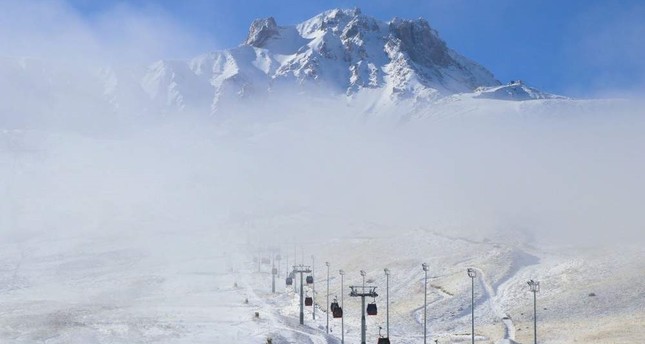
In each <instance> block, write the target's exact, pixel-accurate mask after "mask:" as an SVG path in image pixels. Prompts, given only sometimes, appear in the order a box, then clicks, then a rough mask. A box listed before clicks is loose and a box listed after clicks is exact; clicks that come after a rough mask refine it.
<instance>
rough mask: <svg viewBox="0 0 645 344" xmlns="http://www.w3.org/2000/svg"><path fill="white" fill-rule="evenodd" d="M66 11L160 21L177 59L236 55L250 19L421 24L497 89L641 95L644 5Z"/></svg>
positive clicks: (289, 2) (288, 2)
mask: <svg viewBox="0 0 645 344" xmlns="http://www.w3.org/2000/svg"><path fill="white" fill-rule="evenodd" d="M34 1H37V0H34ZM63 1H64V0H63ZM67 5H68V6H70V7H71V8H72V9H73V11H76V12H77V13H78V15H79V16H80V17H81V18H82V19H83V20H86V21H88V22H89V23H91V22H92V21H94V20H97V18H103V20H104V18H105V14H106V13H110V12H114V10H115V8H116V9H119V10H120V11H133V12H136V13H137V14H138V15H139V16H152V17H154V16H163V17H165V18H167V19H168V20H167V21H164V22H162V24H160V25H165V24H163V23H168V22H171V23H172V24H173V25H175V26H176V27H179V28H181V30H183V31H184V32H187V33H189V35H190V37H191V38H192V39H193V40H194V41H193V42H192V43H193V44H192V45H190V46H181V47H178V48H177V51H172V55H175V56H179V57H188V56H192V55H194V54H198V53H202V52H207V51H211V50H216V49H223V48H228V47H233V46H236V45H237V44H239V43H240V42H241V41H243V40H244V38H245V36H246V32H247V29H248V26H249V24H250V23H251V21H252V20H253V19H254V18H258V17H267V16H273V17H275V18H276V20H277V22H278V24H279V25H289V24H295V23H298V22H301V21H303V20H305V19H307V18H309V17H312V16H313V15H315V14H317V13H319V12H321V11H323V10H326V9H330V8H335V7H341V8H352V7H360V8H361V9H362V11H363V13H364V14H367V15H371V16H374V17H376V18H379V19H383V20H389V19H391V18H392V17H394V16H398V17H402V18H418V17H423V18H426V19H427V20H428V21H429V22H430V25H431V26H432V27H434V28H435V29H436V30H438V31H439V34H440V35H441V37H442V38H443V39H444V40H445V41H446V42H447V43H448V45H449V46H450V47H451V48H453V49H455V50H457V51H458V52H460V53H462V54H463V55H466V56H467V57H470V58H472V59H474V60H475V61H477V62H479V63H481V64H482V65H484V66H485V67H487V68H488V69H490V70H491V71H492V72H493V73H494V74H495V75H496V76H497V78H498V79H499V80H500V81H502V82H505V81H508V80H511V79H523V80H525V81H526V82H528V83H530V84H532V85H534V86H537V87H538V88H541V89H544V90H547V91H551V92H556V93H561V94H566V95H573V96H596V95H599V94H605V95H606V94H610V95H611V94H612V93H625V92H630V93H635V92H638V91H639V90H642V89H645V87H643V86H645V62H644V61H645V38H644V37H645V20H644V19H643V18H645V1H637V0H621V1H607V0H606V1H599V0H559V1H556V0H540V1H519V0H496V1H483V0H481V1H470V0H435V1H433V0H416V1H415V0H358V1H345V0H311V1H302V0H300V1H298V0H281V1H267V0H183V1H177V0H156V1H155V0H123V1H110V0H102V1H99V0H67ZM107 34H108V35H109V33H107Z"/></svg>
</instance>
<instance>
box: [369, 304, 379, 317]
mask: <svg viewBox="0 0 645 344" xmlns="http://www.w3.org/2000/svg"><path fill="white" fill-rule="evenodd" d="M377 313H378V312H377V309H376V303H370V304H368V305H367V315H376V314H377Z"/></svg>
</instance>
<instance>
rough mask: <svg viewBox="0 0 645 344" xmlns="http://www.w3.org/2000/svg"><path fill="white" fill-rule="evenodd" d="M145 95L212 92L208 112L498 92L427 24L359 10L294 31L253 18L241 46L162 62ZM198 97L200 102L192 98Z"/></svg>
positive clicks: (179, 102) (166, 98)
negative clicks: (322, 96) (315, 98)
mask: <svg viewBox="0 0 645 344" xmlns="http://www.w3.org/2000/svg"><path fill="white" fill-rule="evenodd" d="M143 85H144V88H145V89H146V92H147V93H148V95H149V96H150V97H151V98H152V99H157V100H159V101H160V102H163V103H165V104H166V105H168V106H172V107H176V108H184V107H187V106H192V105H194V102H198V100H197V99H193V101H191V102H188V101H187V99H188V98H189V97H191V96H190V95H189V94H191V93H193V94H200V95H203V94H205V93H210V94H211V99H210V100H211V109H212V111H216V110H217V109H218V108H220V107H221V106H222V105H223V104H225V103H227V102H231V101H236V100H239V99H240V98H241V99H245V98H246V99H248V98H256V97H261V96H266V95H269V94H275V93H276V92H279V91H281V90H283V89H288V90H291V91H293V90H294V88H295V89H296V91H299V92H300V91H304V92H308V91H311V90H315V91H316V92H321V90H324V91H325V92H327V93H330V94H337V95H339V94H341V95H343V94H344V95H346V96H349V97H350V99H351V98H353V97H355V96H357V95H359V94H360V93H361V92H362V91H363V90H372V91H375V92H370V94H371V95H370V97H371V99H372V101H373V102H381V103H383V102H394V103H396V102H400V101H404V100H411V101H413V102H424V101H425V102H427V101H432V100H436V99H437V98H439V97H442V96H446V95H450V94H454V93H463V92H472V91H474V90H475V89H476V88H477V87H482V86H487V87H492V86H498V85H500V83H499V82H498V81H497V80H496V79H495V78H494V76H493V75H492V73H490V72H489V71H488V70H486V69H485V68H484V67H482V66H480V65H478V64H477V63H475V62H473V61H470V60H468V59H467V58H465V57H463V56H461V55H459V54H458V53H456V52H455V51H453V50H451V49H449V48H448V47H447V45H446V43H445V42H444V41H443V40H441V38H440V37H439V35H438V34H437V32H436V31H435V30H433V29H432V28H431V27H430V25H429V24H428V22H427V21H425V20H423V19H418V20H413V21H412V20H403V19H398V18H395V19H393V20H392V21H390V22H383V21H379V20H377V19H374V18H371V17H369V16H366V15H363V14H362V13H361V12H360V10H358V9H352V10H340V9H334V10H330V11H326V12H324V13H321V14H319V15H317V16H315V17H313V18H311V19H309V20H307V21H304V22H302V23H300V24H298V25H295V26H279V25H278V24H277V23H276V21H275V19H274V18H272V17H270V18H266V19H258V20H255V21H254V22H253V23H252V24H251V27H250V29H249V33H248V36H247V38H246V40H245V41H244V43H243V44H241V45H240V46H238V47H236V48H233V49H230V50H224V51H218V52H214V53H211V54H207V55H203V56H200V57H197V58H195V59H192V60H190V61H160V62H157V63H156V64H155V65H154V66H153V67H151V68H150V69H149V70H148V73H147V74H146V76H145V77H144V82H143ZM193 98H197V97H193Z"/></svg>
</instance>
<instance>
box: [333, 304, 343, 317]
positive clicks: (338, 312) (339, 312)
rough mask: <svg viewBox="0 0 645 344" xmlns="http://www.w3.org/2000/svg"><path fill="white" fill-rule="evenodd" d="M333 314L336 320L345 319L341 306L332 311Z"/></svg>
mask: <svg viewBox="0 0 645 344" xmlns="http://www.w3.org/2000/svg"><path fill="white" fill-rule="evenodd" d="M331 313H332V315H333V316H334V318H342V317H343V308H341V307H340V306H338V305H337V306H336V308H334V309H333V310H332V311H331Z"/></svg>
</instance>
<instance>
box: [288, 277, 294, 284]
mask: <svg viewBox="0 0 645 344" xmlns="http://www.w3.org/2000/svg"><path fill="white" fill-rule="evenodd" d="M292 284H293V278H291V277H287V285H292Z"/></svg>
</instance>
